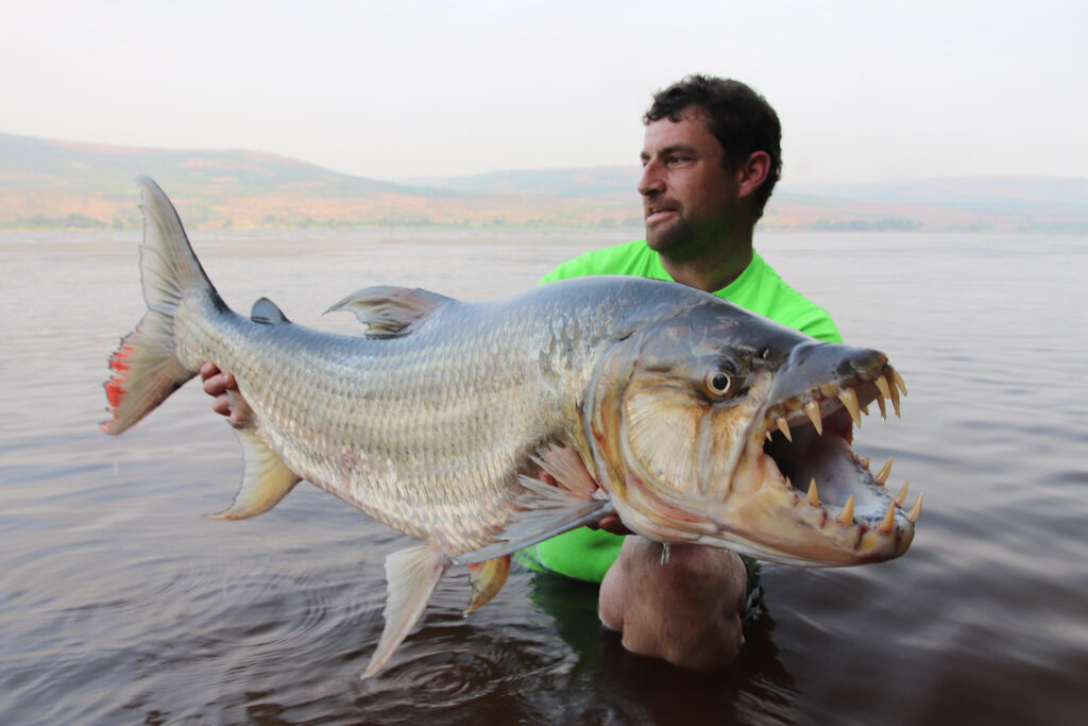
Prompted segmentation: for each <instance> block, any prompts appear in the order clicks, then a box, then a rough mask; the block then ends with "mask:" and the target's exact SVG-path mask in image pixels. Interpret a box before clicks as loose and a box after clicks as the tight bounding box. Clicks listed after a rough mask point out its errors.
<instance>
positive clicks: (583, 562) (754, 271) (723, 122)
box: [201, 76, 841, 669]
mask: <svg viewBox="0 0 1088 726" xmlns="http://www.w3.org/2000/svg"><path fill="white" fill-rule="evenodd" d="M643 121H644V123H645V126H646V134H645V142H644V146H643V150H642V164H643V172H642V178H641V180H640V181H639V186H638V190H639V193H640V194H641V195H642V198H643V206H644V210H645V218H646V239H645V240H639V241H637V242H632V243H629V244H624V245H619V246H617V247H611V248H608V249H604V250H597V251H594V252H590V253H587V254H585V255H582V256H581V257H578V258H576V259H574V260H571V261H570V262H567V263H564V264H563V265H560V266H559V267H558V268H556V269H555V270H554V271H552V272H551V273H550V274H548V275H547V276H546V277H545V278H544V282H550V281H553V280H559V279H563V278H568V277H580V276H583V275H600V274H613V275H615V274H620V275H638V276H642V277H651V278H657V279H663V280H675V281H676V282H679V283H682V284H685V285H690V286H692V287H695V288H698V289H700V290H705V291H707V292H711V293H714V294H716V295H719V296H721V297H724V298H726V299H728V300H731V301H732V302H734V303H736V304H738V305H741V306H743V307H745V308H748V309H749V310H752V311H753V312H756V313H759V314H761V315H765V316H767V317H770V318H772V319H774V320H777V321H778V322H780V323H783V324H784V325H788V326H790V327H793V328H795V329H797V330H800V331H802V332H804V333H807V334H808V335H811V336H813V337H815V338H818V339H821V340H825V341H830V342H841V338H840V337H839V333H838V330H837V328H836V327H835V323H834V322H833V321H832V320H831V317H830V316H829V315H828V314H827V313H826V312H825V311H824V310H822V309H821V308H818V307H816V306H815V305H813V304H812V303H811V302H809V301H808V300H806V299H805V298H804V297H802V296H801V295H800V294H799V293H797V292H796V291H794V290H793V289H792V288H790V287H789V286H788V285H786V284H785V283H784V282H783V281H782V279H781V278H779V277H778V275H777V274H776V273H775V272H774V270H772V269H771V268H770V266H769V265H767V263H766V262H764V261H763V259H762V258H761V257H760V256H759V255H758V254H756V253H755V251H754V250H753V247H752V232H753V229H754V228H755V224H756V222H757V221H758V220H759V218H760V216H762V214H763V207H764V205H765V204H766V202H767V199H768V198H769V197H770V195H771V192H772V190H773V189H774V185H775V183H776V182H777V181H778V178H779V174H780V172H781V168H782V161H781V149H780V145H781V127H780V126H779V122H778V116H777V115H776V114H775V112H774V109H772V108H771V106H770V105H769V104H768V103H767V102H766V100H764V99H763V97H762V96H760V95H759V94H757V93H755V92H754V91H753V90H752V89H751V88H749V87H748V86H746V85H744V84H743V83H740V82H738V81H733V80H726V79H719V78H709V77H704V76H690V77H688V78H685V79H684V80H683V81H681V82H679V83H676V84H674V85H672V86H670V87H669V88H666V89H665V90H663V91H661V92H659V93H658V94H657V95H655V96H654V102H653V104H652V105H651V107H650V110H649V111H647V113H646V116H645V118H644V119H643ZM201 374H202V376H203V377H204V381H205V382H204V390H205V391H207V392H208V393H209V394H211V395H213V396H217V399H216V402H215V404H214V405H213V408H214V409H215V410H216V411H217V412H219V413H222V414H225V415H227V414H229V415H230V416H231V420H232V422H233V423H238V422H239V421H240V417H241V415H242V414H240V413H239V412H232V411H231V410H230V406H229V403H228V402H227V396H226V393H225V392H226V391H227V390H228V389H229V388H232V387H234V382H233V377H232V376H231V375H230V374H229V373H219V372H218V371H217V370H216V369H215V368H214V366H210V365H207V366H205V367H204V368H203V369H201ZM601 525H602V528H604V529H607V530H610V531H602V530H601V529H597V530H594V529H589V528H582V529H579V530H576V531H573V532H568V533H567V534H564V535H561V536H559V537H556V538H554V539H552V540H548V541H547V542H542V543H540V544H539V545H535V546H533V547H531V548H529V549H527V550H525V551H523V552H522V553H519V554H520V557H519V560H520V561H521V562H523V563H524V564H526V565H528V566H529V567H532V568H533V569H536V570H543V571H549V572H556V573H559V574H563V575H567V576H569V577H574V578H578V579H582V580H588V581H591V582H600V583H601V590H600V599H599V607H600V616H601V620H602V622H603V623H604V624H605V625H606V626H607V627H609V628H611V629H613V630H617V631H620V632H622V637H623V644H624V646H625V647H626V648H627V649H628V650H631V651H633V652H635V653H640V654H643V655H648V656H655V657H659V658H663V659H665V660H667V661H669V662H671V663H674V664H676V665H680V666H684V667H689V668H697V669H710V668H716V667H720V666H724V665H727V664H728V663H730V662H732V660H733V659H734V658H735V657H736V655H737V652H738V651H739V650H740V647H741V645H742V644H743V642H744V638H743V635H742V633H741V616H742V614H743V610H744V605H745V600H746V598H745V595H746V590H747V573H746V570H745V566H744V563H743V562H742V560H741V558H740V557H739V556H738V555H737V554H736V553H734V552H731V551H729V550H723V549H717V548H710V547H703V546H698V545H672V546H671V547H670V548H669V551H668V556H667V558H665V557H663V555H664V554H665V553H664V552H663V550H662V547H661V545H659V544H657V543H654V542H650V541H649V540H646V539H644V538H642V537H638V536H633V535H631V536H622V535H623V534H627V532H626V530H624V528H623V526H622V524H621V523H619V522H618V520H617V519H615V518H614V517H613V518H610V520H608V521H605V522H602V523H601Z"/></svg>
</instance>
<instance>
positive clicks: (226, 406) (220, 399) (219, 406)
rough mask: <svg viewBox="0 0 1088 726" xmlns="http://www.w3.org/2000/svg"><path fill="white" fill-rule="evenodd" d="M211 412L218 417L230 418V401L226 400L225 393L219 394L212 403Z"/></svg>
mask: <svg viewBox="0 0 1088 726" xmlns="http://www.w3.org/2000/svg"><path fill="white" fill-rule="evenodd" d="M212 410H213V411H215V412H216V413H217V414H219V415H220V416H230V415H231V411H230V399H229V398H227V394H226V393H221V394H219V395H218V396H216V397H215V400H214V401H212Z"/></svg>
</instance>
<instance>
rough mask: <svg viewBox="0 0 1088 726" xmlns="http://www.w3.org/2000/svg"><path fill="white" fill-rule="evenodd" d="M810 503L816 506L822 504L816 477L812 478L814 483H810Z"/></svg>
mask: <svg viewBox="0 0 1088 726" xmlns="http://www.w3.org/2000/svg"><path fill="white" fill-rule="evenodd" d="M806 498H807V499H808V503H809V504H811V505H812V506H814V507H818V506H820V493H819V492H818V491H816V477H813V478H812V483H810V484H809V485H808V494H807V495H806Z"/></svg>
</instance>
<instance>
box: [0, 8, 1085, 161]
mask: <svg viewBox="0 0 1088 726" xmlns="http://www.w3.org/2000/svg"><path fill="white" fill-rule="evenodd" d="M1085 8H1088V3H1085V2H1083V0H1080V2H1045V1H1043V2H1040V1H1038V0H1037V1H1035V2H1023V1H1022V0H1021V1H1019V2H959V1H957V0H944V1H943V2H910V3H895V4H894V6H893V5H892V4H890V3H888V4H885V3H881V2H874V1H872V0H866V1H864V2H775V1H768V0H760V1H758V2H755V1H752V0H749V2H745V3H743V4H741V3H734V2H730V1H729V0H713V1H711V2H683V1H682V0H680V1H677V0H674V1H672V2H661V1H660V0H657V1H655V2H642V1H641V0H622V1H616V2H613V1H612V0H608V1H605V2H592V1H591V0H575V1H572V2H568V1H567V0H543V1H539V2H538V1H536V0H531V1H527V2H490V1H488V0H473V1H469V2H430V1H424V2H413V1H412V0H405V1H404V2H400V3H397V2H395V1H393V0H385V1H383V2H322V1H321V0H309V1H308V2H301V1H300V2H292V3H287V2H279V1H276V0H260V2H256V1H251V0H239V1H237V2H231V1H230V0H214V1H212V2H205V1H204V0H186V1H185V2H165V1H156V0H131V1H121V0H115V1H110V0H98V1H97V2H25V1H12V0H0V131H4V132H8V133H16V134H27V135H33V136H43V137H49V138H59V139H70V140H79V141H93V142H100V143H108V144H120V145H127V146H151V147H161V148H212V149H227V148H244V149H253V150H258V151H267V152H273V153H277V154H283V155H286V156H290V157H295V158H298V159H302V160H305V161H309V162H313V163H316V164H320V165H322V166H325V167H328V168H331V169H334V170H337V171H342V172H347V173H351V174H357V175H360V176H367V177H373V178H379V179H399V178H407V177H417V176H430V175H434V176H452V175H462V174H473V173H479V172H485V171H493V170H499V169H531V168H554V167H576V166H598V165H614V164H635V163H637V162H638V153H639V150H640V149H641V144H642V126H641V123H640V120H639V119H640V116H641V114H642V113H643V111H644V110H645V108H646V106H647V104H648V102H649V98H650V94H651V93H652V92H653V91H654V90H656V89H658V88H660V87H662V86H665V85H668V84H669V83H670V82H672V81H674V80H677V79H678V78H680V77H681V76H683V75H685V74H687V73H692V72H703V73H710V74H715V75H723V76H732V77H734V78H738V79H741V80H744V81H745V82H747V83H749V84H750V85H752V86H754V87H755V88H756V89H757V90H759V91H760V92H762V93H763V94H764V95H765V96H766V97H767V99H768V100H769V101H770V102H771V104H772V105H774V106H775V107H776V108H777V110H778V113H779V115H780V116H781V118H782V122H783V129H784V152H783V153H784V157H785V175H784V176H785V181H787V182H788V181H794V182H809V181H831V180H834V181H841V180H860V181H866V180H883V179H898V178H925V177H937V176H963V175H992V174H1001V175H1034V176H1064V177H1071V176H1075V177H1088V133H1086V131H1085V129H1086V128H1088V118H1086V117H1088V113H1086V111H1088V52H1086V51H1085V47H1088V41H1086V40H1085V38H1086V36H1088V10H1085Z"/></svg>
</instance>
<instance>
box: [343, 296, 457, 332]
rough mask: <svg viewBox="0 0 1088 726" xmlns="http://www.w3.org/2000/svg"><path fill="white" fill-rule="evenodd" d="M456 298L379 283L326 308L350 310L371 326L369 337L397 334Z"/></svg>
mask: <svg viewBox="0 0 1088 726" xmlns="http://www.w3.org/2000/svg"><path fill="white" fill-rule="evenodd" d="M452 301H453V298H449V297H446V296H445V295H439V294H438V293H437V292H431V291H430V290H421V289H419V288H418V287H417V288H416V289H414V290H409V289H408V288H406V287H394V286H392V285H377V286H375V287H367V288H363V289H362V290H357V291H356V292H353V293H352V294H350V295H348V296H347V297H346V298H344V299H343V300H341V301H340V302H338V303H336V304H335V305H333V306H332V307H331V308H329V309H328V310H326V311H325V312H326V313H331V312H333V311H336V310H349V311H351V312H353V313H355V317H357V318H359V322H360V323H362V324H363V325H365V326H366V327H367V332H366V335H367V337H368V338H394V337H396V336H398V335H401V334H402V333H403V332H404V330H405V328H407V327H408V326H409V325H411V324H412V323H414V322H416V321H417V320H420V319H421V318H423V317H425V316H426V315H427V314H428V313H430V312H431V311H433V310H435V309H436V308H440V307H442V306H443V305H445V304H446V303H448V302H452Z"/></svg>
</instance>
